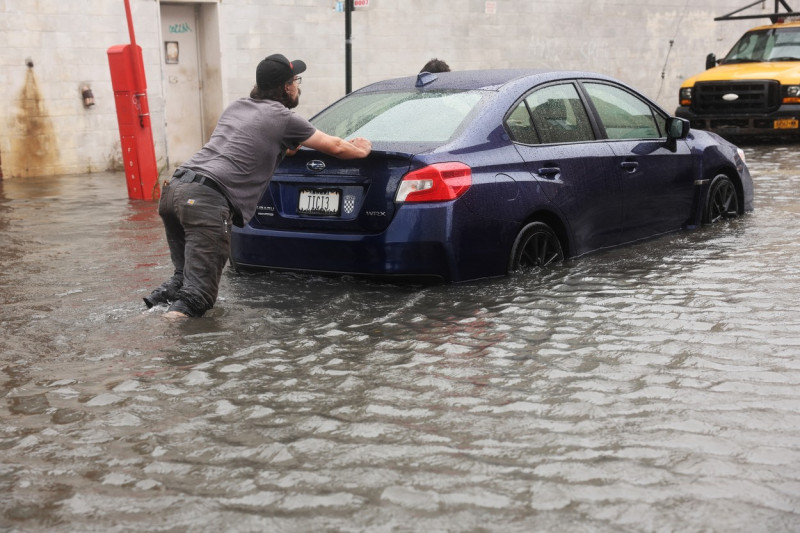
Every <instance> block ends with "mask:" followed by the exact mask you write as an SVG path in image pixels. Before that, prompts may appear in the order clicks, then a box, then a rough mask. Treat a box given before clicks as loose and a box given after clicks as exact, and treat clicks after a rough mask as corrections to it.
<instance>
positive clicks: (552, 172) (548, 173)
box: [539, 167, 561, 179]
mask: <svg viewBox="0 0 800 533" xmlns="http://www.w3.org/2000/svg"><path fill="white" fill-rule="evenodd" d="M539 174H541V175H542V176H544V177H545V178H550V179H555V178H556V176H558V175H559V174H561V169H560V168H558V167H542V168H540V169H539Z"/></svg>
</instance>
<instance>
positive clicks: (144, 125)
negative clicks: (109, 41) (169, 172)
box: [108, 44, 161, 200]
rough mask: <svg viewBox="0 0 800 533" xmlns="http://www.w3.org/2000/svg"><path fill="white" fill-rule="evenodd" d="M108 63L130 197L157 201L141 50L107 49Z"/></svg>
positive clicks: (133, 47)
mask: <svg viewBox="0 0 800 533" xmlns="http://www.w3.org/2000/svg"><path fill="white" fill-rule="evenodd" d="M134 54H136V55H135V56H134ZM108 64H109V66H110V67H111V85H112V87H113V88H114V101H115V102H116V105H117V121H118V122H119V137H120V144H121V145H122V160H123V164H124V165H125V181H126V183H127V185H128V197H129V198H131V199H137V200H157V199H158V198H159V197H160V196H161V190H160V188H159V186H158V167H157V166H156V154H155V148H154V145H153V131H152V129H151V128H150V109H149V107H148V104H147V92H146V89H147V86H146V84H145V81H144V80H145V76H144V68H143V66H142V65H143V63H142V48H141V47H140V46H138V45H132V44H124V45H123V44H119V45H115V46H112V47H111V48H109V49H108Z"/></svg>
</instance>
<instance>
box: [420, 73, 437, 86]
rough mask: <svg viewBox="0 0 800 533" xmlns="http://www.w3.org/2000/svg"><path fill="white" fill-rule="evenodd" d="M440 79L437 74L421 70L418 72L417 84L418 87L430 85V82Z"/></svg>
mask: <svg viewBox="0 0 800 533" xmlns="http://www.w3.org/2000/svg"><path fill="white" fill-rule="evenodd" d="M438 79H439V76H437V75H436V74H432V73H430V72H420V73H419V74H417V83H416V86H417V87H424V86H426V85H428V84H429V83H433V82H435V81H436V80H438Z"/></svg>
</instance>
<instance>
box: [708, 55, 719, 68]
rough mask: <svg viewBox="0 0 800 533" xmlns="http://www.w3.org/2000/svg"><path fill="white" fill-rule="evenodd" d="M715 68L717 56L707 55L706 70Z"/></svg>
mask: <svg viewBox="0 0 800 533" xmlns="http://www.w3.org/2000/svg"><path fill="white" fill-rule="evenodd" d="M716 66H717V56H715V55H714V54H708V55H707V56H706V70H708V69H710V68H714V67H716Z"/></svg>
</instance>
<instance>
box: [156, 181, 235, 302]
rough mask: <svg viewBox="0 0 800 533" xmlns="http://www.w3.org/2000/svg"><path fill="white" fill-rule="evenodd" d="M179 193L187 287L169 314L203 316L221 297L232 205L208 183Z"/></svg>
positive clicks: (191, 185)
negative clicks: (221, 282)
mask: <svg viewBox="0 0 800 533" xmlns="http://www.w3.org/2000/svg"><path fill="white" fill-rule="evenodd" d="M176 196H179V197H181V199H180V200H179V201H177V202H176V204H175V205H176V210H177V212H178V217H179V219H180V221H181V227H182V229H183V231H184V241H185V246H184V247H183V248H182V251H183V254H184V256H183V260H184V261H183V286H182V287H181V288H180V290H179V291H178V293H177V295H176V298H175V301H174V302H172V304H171V305H170V307H169V314H170V316H179V315H178V313H181V314H183V315H186V316H191V317H199V316H203V314H204V313H205V312H206V311H207V310H209V309H211V308H212V307H213V306H214V303H215V302H216V300H217V293H218V290H219V281H220V278H221V277H222V271H223V269H224V268H225V263H226V261H227V260H228V255H229V252H230V242H231V234H230V228H231V213H230V207H229V206H228V202H227V200H225V198H224V197H223V196H222V195H221V194H219V193H218V192H216V191H214V190H213V189H210V188H208V187H206V186H204V185H199V184H187V185H186V186H184V187H181V190H180V192H179V193H178V194H177V195H176ZM170 249H172V246H170ZM173 261H174V258H173Z"/></svg>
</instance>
